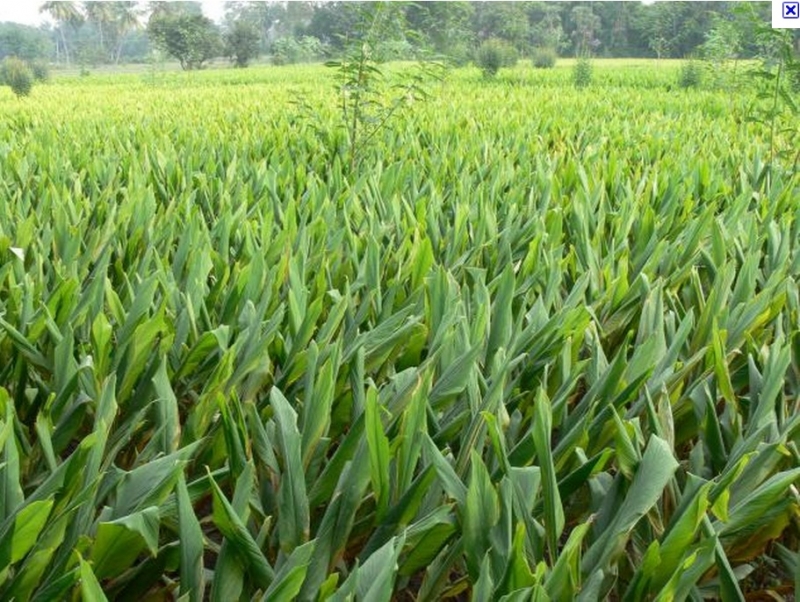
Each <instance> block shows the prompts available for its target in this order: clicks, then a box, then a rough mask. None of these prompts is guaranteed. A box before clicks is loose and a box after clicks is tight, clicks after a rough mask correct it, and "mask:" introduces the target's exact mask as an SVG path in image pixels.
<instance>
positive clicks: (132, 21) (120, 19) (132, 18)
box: [108, 2, 142, 64]
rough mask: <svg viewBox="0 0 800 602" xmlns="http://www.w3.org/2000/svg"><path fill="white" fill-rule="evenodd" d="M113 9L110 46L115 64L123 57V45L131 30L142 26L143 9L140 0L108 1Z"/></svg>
mask: <svg viewBox="0 0 800 602" xmlns="http://www.w3.org/2000/svg"><path fill="white" fill-rule="evenodd" d="M108 4H109V5H110V10H111V27H110V31H109V33H108V35H109V37H110V41H109V47H110V48H111V51H112V53H113V57H112V58H113V60H114V64H118V63H119V61H120V58H121V57H122V47H123V46H124V44H125V41H126V38H127V37H128V34H129V33H130V32H131V31H134V30H137V29H139V28H140V27H141V22H140V21H139V18H140V16H141V14H142V13H141V9H140V8H139V3H138V2H108Z"/></svg>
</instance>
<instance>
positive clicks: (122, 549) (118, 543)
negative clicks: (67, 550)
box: [91, 506, 160, 579]
mask: <svg viewBox="0 0 800 602" xmlns="http://www.w3.org/2000/svg"><path fill="white" fill-rule="evenodd" d="M159 520H160V517H159V511H158V508H157V507H153V506H151V507H149V508H145V509H144V510H141V511H140V512H136V513H134V514H130V515H128V516H124V517H122V518H118V519H116V520H113V521H110V522H101V523H100V524H99V526H98V527H97V535H96V537H95V542H94V547H93V548H92V557H91V561H92V564H93V565H94V573H95V575H96V576H97V577H98V579H106V578H109V577H116V576H119V575H120V574H121V573H122V572H123V571H124V570H125V569H127V568H129V567H130V566H131V565H132V564H133V562H134V561H135V560H136V558H137V557H138V556H139V553H140V552H141V551H142V550H143V549H147V551H148V552H150V554H151V555H152V556H153V557H155V556H156V554H157V553H158V533H159Z"/></svg>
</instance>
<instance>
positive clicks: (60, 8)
mask: <svg viewBox="0 0 800 602" xmlns="http://www.w3.org/2000/svg"><path fill="white" fill-rule="evenodd" d="M39 12H43V13H47V14H48V15H50V18H51V19H53V20H54V21H55V22H56V23H57V24H58V32H59V34H60V35H61V46H62V48H63V49H64V58H65V60H66V62H67V66H68V67H69V46H68V45H67V36H66V33H65V28H66V26H67V25H70V26H72V27H76V26H77V25H79V24H80V23H81V22H82V21H83V15H82V14H81V11H80V9H79V8H78V5H77V3H75V2H45V3H43V4H42V6H41V8H39Z"/></svg>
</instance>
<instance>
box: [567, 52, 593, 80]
mask: <svg viewBox="0 0 800 602" xmlns="http://www.w3.org/2000/svg"><path fill="white" fill-rule="evenodd" d="M572 81H573V82H574V83H575V87H576V88H585V87H586V86H588V85H589V84H591V83H592V61H591V60H589V58H588V57H585V56H582V57H581V58H579V59H578V62H577V63H575V67H574V68H573V70H572Z"/></svg>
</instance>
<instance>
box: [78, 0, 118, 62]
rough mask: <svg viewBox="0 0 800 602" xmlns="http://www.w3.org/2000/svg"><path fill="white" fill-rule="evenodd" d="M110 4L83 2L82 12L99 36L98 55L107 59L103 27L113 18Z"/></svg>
mask: <svg viewBox="0 0 800 602" xmlns="http://www.w3.org/2000/svg"><path fill="white" fill-rule="evenodd" d="M111 4H113V3H112V2H84V3H83V10H84V12H85V13H86V16H87V17H88V19H89V21H91V22H92V23H94V24H95V26H96V27H97V33H98V34H99V36H100V53H101V54H102V55H103V56H104V57H108V52H107V51H106V40H105V35H104V34H105V26H106V25H108V24H109V23H110V22H111V20H112V17H113V11H112V8H111Z"/></svg>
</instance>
